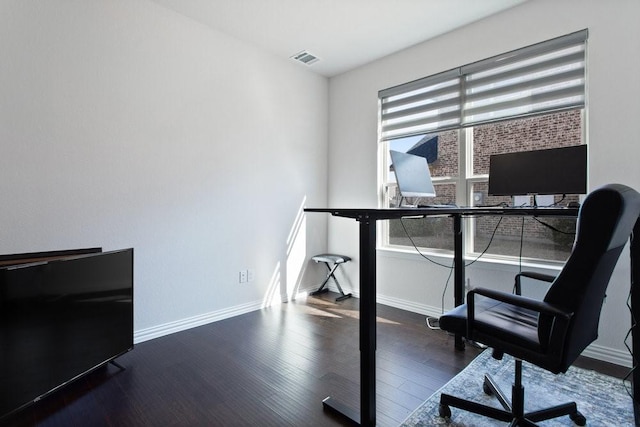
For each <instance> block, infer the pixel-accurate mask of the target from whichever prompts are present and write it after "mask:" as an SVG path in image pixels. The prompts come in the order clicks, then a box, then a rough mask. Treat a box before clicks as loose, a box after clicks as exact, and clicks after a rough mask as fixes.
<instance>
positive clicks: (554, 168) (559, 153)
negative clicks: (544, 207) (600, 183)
mask: <svg viewBox="0 0 640 427" xmlns="http://www.w3.org/2000/svg"><path fill="white" fill-rule="evenodd" d="M586 192H587V146H586V145H584V144H583V145H576V146H571V147H562V148H551V149H547V150H536V151H522V152H518V153H506V154H496V155H492V156H491V157H490V158H489V195H491V196H522V195H530V194H534V195H535V194H543V195H544V194H586Z"/></svg>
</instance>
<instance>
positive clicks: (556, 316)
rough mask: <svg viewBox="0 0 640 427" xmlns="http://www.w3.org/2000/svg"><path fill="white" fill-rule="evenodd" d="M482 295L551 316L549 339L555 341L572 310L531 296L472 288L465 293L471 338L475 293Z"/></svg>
mask: <svg viewBox="0 0 640 427" xmlns="http://www.w3.org/2000/svg"><path fill="white" fill-rule="evenodd" d="M476 294H478V295H482V296H484V297H486V298H490V299H492V300H494V301H500V302H504V303H507V304H511V305H514V306H516V307H522V308H526V309H529V310H533V311H535V312H537V313H540V314H544V315H547V316H551V317H552V318H553V328H552V329H553V330H552V333H551V337H550V341H553V342H557V340H559V339H562V338H563V337H564V335H565V333H566V331H567V326H568V324H569V320H570V319H571V317H572V316H573V312H568V311H566V310H562V309H561V308H559V307H557V306H554V305H551V304H549V303H547V302H544V301H540V300H537V299H533V298H527V297H523V296H521V295H515V294H511V293H507V292H501V291H496V290H493V289H487V288H474V289H472V290H470V291H469V293H468V294H467V337H468V338H469V339H473V338H472V337H473V330H474V329H475V295H476Z"/></svg>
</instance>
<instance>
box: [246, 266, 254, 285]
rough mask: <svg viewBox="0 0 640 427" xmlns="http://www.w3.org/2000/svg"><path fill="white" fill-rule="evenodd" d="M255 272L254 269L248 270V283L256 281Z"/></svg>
mask: <svg viewBox="0 0 640 427" xmlns="http://www.w3.org/2000/svg"><path fill="white" fill-rule="evenodd" d="M255 276H256V274H255V272H254V271H253V269H251V268H250V269H248V270H247V282H253V279H255Z"/></svg>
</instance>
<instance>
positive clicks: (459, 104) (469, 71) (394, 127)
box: [378, 30, 587, 140]
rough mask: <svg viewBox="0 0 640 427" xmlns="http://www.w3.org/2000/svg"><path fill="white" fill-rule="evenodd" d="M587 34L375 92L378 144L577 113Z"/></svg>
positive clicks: (581, 98)
mask: <svg viewBox="0 0 640 427" xmlns="http://www.w3.org/2000/svg"><path fill="white" fill-rule="evenodd" d="M586 40H587V30H582V31H578V32H576V33H572V34H569V35H566V36H562V37H558V38H555V39H552V40H548V41H545V42H542V43H538V44H535V45H532V46H528V47H525V48H522V49H518V50H515V51H512V52H507V53H505V54H502V55H498V56H494V57H492V58H488V59H486V60H483V61H479V62H475V63H473V64H469V65H465V66H462V67H459V68H456V69H454V70H450V71H447V72H444V73H440V74H436V75H434V76H430V77H425V78H423V79H420V80H416V81H413V82H410V83H406V84H403V85H400V86H395V87H392V88H389V89H385V90H382V91H380V92H379V94H378V96H379V98H380V122H381V133H382V135H381V136H382V139H383V140H389V139H394V138H401V137H405V136H411V135H417V134H422V133H426V132H436V131H442V130H447V129H455V128H460V127H466V126H473V125H478V124H482V123H488V122H493V121H498V120H506V119H513V118H520V117H526V116H531V115H537V114H543V113H550V112H556V111H561V110H568V109H577V108H583V107H584V104H585V62H586V60H585V51H586V46H585V45H586Z"/></svg>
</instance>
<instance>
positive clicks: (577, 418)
mask: <svg viewBox="0 0 640 427" xmlns="http://www.w3.org/2000/svg"><path fill="white" fill-rule="evenodd" d="M569 418H571V421H573V422H574V423H575V424H576V425H579V426H586V425H587V419H586V418H585V417H584V415H582V414H581V413H580V412H576V413H575V414H571V415H569Z"/></svg>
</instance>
